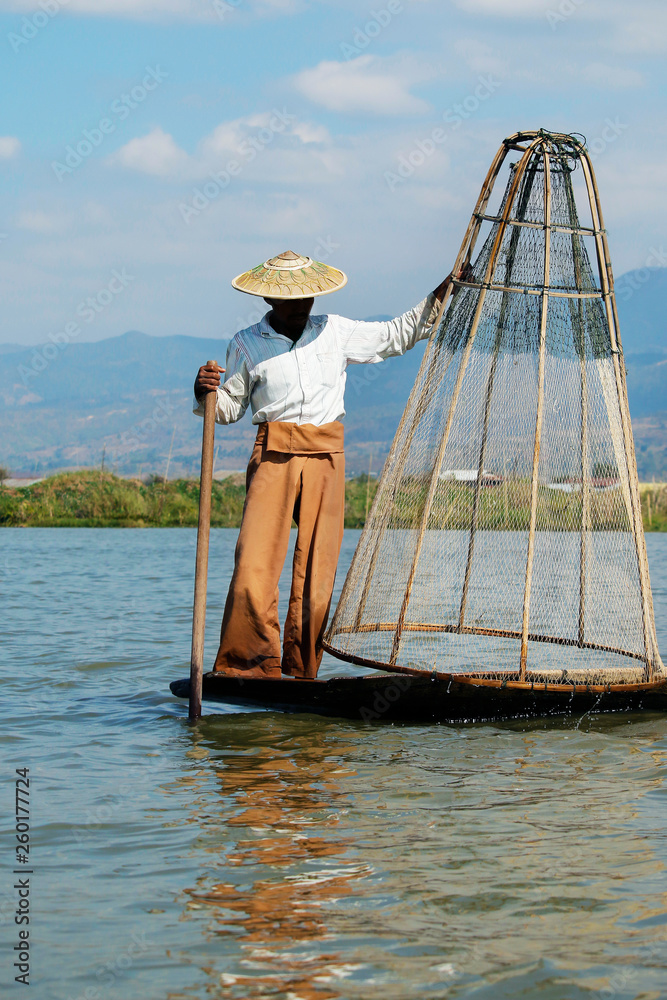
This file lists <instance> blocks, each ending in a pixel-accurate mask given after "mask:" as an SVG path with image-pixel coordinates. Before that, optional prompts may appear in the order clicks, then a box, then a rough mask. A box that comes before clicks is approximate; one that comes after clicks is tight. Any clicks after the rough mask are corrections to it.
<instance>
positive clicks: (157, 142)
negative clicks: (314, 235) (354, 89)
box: [107, 108, 340, 183]
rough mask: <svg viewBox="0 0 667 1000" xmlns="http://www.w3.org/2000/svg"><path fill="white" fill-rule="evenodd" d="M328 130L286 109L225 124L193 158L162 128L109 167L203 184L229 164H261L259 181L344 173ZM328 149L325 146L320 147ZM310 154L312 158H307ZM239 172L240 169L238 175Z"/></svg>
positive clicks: (124, 151) (206, 138)
mask: <svg viewBox="0 0 667 1000" xmlns="http://www.w3.org/2000/svg"><path fill="white" fill-rule="evenodd" d="M331 145H332V140H331V136H330V135H329V132H328V130H327V129H326V128H324V126H322V125H317V124H314V123H312V122H307V121H299V120H297V119H296V116H295V115H292V114H290V113H289V112H288V111H287V110H286V109H285V108H283V109H278V108H276V109H275V110H274V111H266V112H261V113H260V114H254V115H248V116H246V117H244V118H236V119H234V120H232V121H228V122H221V124H220V125H217V126H216V127H215V128H214V129H213V131H212V132H210V133H209V134H208V135H207V136H204V138H203V139H202V140H201V142H199V144H198V146H197V149H196V150H195V152H194V153H193V154H192V155H189V154H188V153H187V152H186V151H185V150H184V149H181V148H180V147H179V146H178V145H177V143H176V142H175V140H174V138H173V136H171V135H169V134H168V133H166V132H164V131H163V130H162V129H161V128H154V129H153V131H152V132H149V133H148V135H144V136H141V137H139V138H136V139H131V140H130V142H128V143H127V144H126V145H125V146H122V147H121V148H120V149H119V150H117V152H115V153H114V154H113V155H112V156H110V157H109V158H108V160H107V163H108V164H109V165H111V166H121V167H124V168H126V169H128V170H135V171H137V172H139V173H144V174H150V175H151V176H153V177H164V178H171V179H175V180H201V179H204V178H206V177H207V176H209V175H210V174H211V173H216V172H218V171H220V170H224V169H226V168H227V166H228V164H229V163H230V162H231V161H234V162H236V164H237V166H238V167H240V168H241V169H246V168H247V167H248V166H249V165H250V164H252V163H254V162H255V161H257V164H263V167H260V168H259V174H258V172H257V167H256V166H255V168H254V177H255V179H260V180H273V181H275V182H276V183H278V181H279V180H280V181H282V182H288V183H289V182H290V181H295V180H303V179H305V178H308V179H312V178H313V177H316V176H318V174H319V175H322V174H327V175H331V176H333V175H334V174H336V175H340V164H338V163H337V162H336V156H335V153H334V152H333V150H332V148H331ZM322 147H324V148H322ZM304 152H307V153H308V155H307V156H306V155H304ZM238 172H240V171H238Z"/></svg>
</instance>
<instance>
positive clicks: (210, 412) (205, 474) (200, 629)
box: [188, 361, 217, 720]
mask: <svg viewBox="0 0 667 1000" xmlns="http://www.w3.org/2000/svg"><path fill="white" fill-rule="evenodd" d="M206 364H207V366H208V367H210V366H211V365H216V364H217V361H207V362H206ZM216 396H217V393H215V392H207V393H206V398H205V400H204V429H203V431H202V442H201V475H200V477H199V523H198V525H197V558H196V562H195V599H194V607H193V612H192V654H191V656H190V705H189V711H188V715H189V718H190V719H192V720H196V719H199V718H201V688H202V676H203V673H204V628H205V626H206V584H207V581H208V539H209V535H210V533H211V487H212V483H213V445H214V442H215V403H216Z"/></svg>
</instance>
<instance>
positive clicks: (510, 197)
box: [323, 131, 665, 692]
mask: <svg viewBox="0 0 667 1000" xmlns="http://www.w3.org/2000/svg"><path fill="white" fill-rule="evenodd" d="M524 143H525V145H524ZM510 150H518V151H519V152H520V153H521V158H520V160H519V162H518V163H517V164H515V165H514V175H513V177H512V178H511V181H510V183H509V187H508V189H507V192H506V199H505V202H504V205H505V207H504V209H502V211H501V212H500V213H499V214H497V215H490V214H488V215H487V214H486V208H487V205H488V202H489V199H490V196H491V193H492V190H493V187H494V185H495V182H496V179H497V177H498V175H499V172H500V168H501V166H502V164H503V162H504V160H505V158H506V156H507V154H508V153H509V151H510ZM570 158H571V159H572V160H573V161H576V162H578V163H580V164H581V168H582V170H583V174H584V180H585V184H586V190H587V195H588V202H589V205H590V212H591V222H592V225H589V226H583V225H582V226H579V225H577V224H576V223H577V222H578V220H577V217H576V207H575V206H574V204H573V196H572V194H571V192H569V193H568V201H569V202H570V219H569V221H570V225H560V224H559V223H554V222H553V221H552V213H551V170H552V164H553V162H554V160H558V161H560V163H561V164H562V170H563V171H565V170H567V169H569V164H568V162H567V160H568V159H570ZM529 171H534V172H535V176H536V175H537V172H540V173H541V172H543V174H544V178H543V185H544V188H543V189H544V219H543V221H542V222H532V221H529V220H525V219H522V218H521V217H520V216H521V213H520V212H516V211H515V212H514V215H515V216H516V215H518V216H519V217H518V218H516V217H514V218H511V217H510V216H511V215H512V213H513V209H515V204H514V203H515V201H516V196H517V193H518V192H519V190H520V185H521V184H522V183H523V182H524V180H525V178H526V176H527V174H528V172H529ZM527 187H528V188H530V185H527ZM484 222H491V223H493V224H494V225H495V226H496V227H497V230H496V232H495V233H494V234H493V241H492V243H490V246H491V249H490V256H489V259H488V262H487V265H486V269H485V273H484V276H483V278H482V279H481V280H479V281H474V280H464V279H462V278H460V277H455V278H454V279H453V282H452V285H451V286H450V289H448V293H447V296H446V297H445V301H443V304H442V308H441V310H440V315H439V317H438V321H437V323H436V324H434V332H433V333H432V334H431V340H430V342H429V347H428V349H427V352H426V353H425V356H424V359H423V361H422V366H421V367H420V372H419V376H418V379H417V382H416V383H415V387H414V388H413V392H412V393H411V396H410V400H409V402H408V406H407V408H406V411H405V413H404V415H403V418H402V420H401V424H400V427H399V431H398V433H397V435H396V437H395V439H394V442H393V443H392V449H391V451H390V454H389V458H388V460H387V463H386V465H385V471H384V472H383V475H382V478H381V481H380V484H379V488H378V492H377V496H376V499H375V501H374V503H373V507H372V508H371V515H370V518H369V522H370V523H369V525H368V526H367V528H366V529H365V531H364V535H362V539H361V541H360V543H359V545H358V547H357V552H356V553H355V556H354V559H353V561H352V566H351V568H350V571H349V574H348V579H347V580H346V582H345V585H344V588H343V594H342V595H341V603H340V604H339V608H338V609H337V611H336V615H335V616H334V620H333V622H332V625H331V626H330V628H329V630H328V632H327V635H326V637H325V640H324V643H323V646H324V648H325V649H326V650H328V652H330V653H332V654H333V655H335V656H337V657H339V658H340V659H343V660H347V661H349V662H352V663H357V664H360V665H363V666H371V667H375V668H377V669H381V670H388V671H394V672H398V673H410V674H416V675H424V676H432V675H435V676H437V677H438V678H447V677H450V678H451V679H453V680H456V681H462V682H464V683H470V684H483V685H491V686H494V685H496V686H503V687H504V686H511V687H516V688H518V689H522V690H530V689H531V688H533V686H534V684H535V681H534V680H533V679H531V678H534V677H535V676H536V675H537V674H538V673H539V670H533V671H531V670H530V669H529V668H528V662H527V661H528V643H529V642H538V643H545V642H546V643H553V644H555V645H562V646H573V647H579V648H580V649H590V650H600V651H603V652H606V653H614V654H618V655H622V656H625V657H629V658H630V659H632V660H635V661H640V662H641V663H643V664H644V667H643V671H644V676H643V679H642V680H641V682H635V681H632V683H629V682H625V683H619V684H618V685H614V684H612V685H609V684H588V683H587V684H582V685H577V684H574V688H576V689H578V690H588V691H594V690H599V691H607V690H613V689H614V688H615V687H616V688H617V689H618V690H645V689H646V690H648V689H650V688H652V687H656V686H660V685H662V684H664V683H665V675H664V668H663V665H662V661H661V660H660V655H659V652H658V647H657V640H656V636H655V622H654V617H653V606H652V598H651V590H650V580H649V573H648V560H647V556H646V547H645V541H644V536H643V525H642V519H641V506H640V501H639V489H638V481H637V473H636V460H635V454H634V442H633V440H632V431H631V425H630V415H629V410H628V404H627V389H626V385H625V378H624V371H623V365H622V349H621V344H620V336H619V332H618V315H617V310H616V302H615V297H614V292H613V277H612V273H611V264H610V261H609V250H608V244H607V235H606V231H605V229H604V222H603V218H602V211H601V208H600V203H599V193H598V189H597V184H596V181H595V177H594V174H593V169H592V165H591V163H590V158H589V156H588V154H587V152H586V150H585V148H584V146H583V145H582V143H581V142H579V140H578V139H574V138H573V137H572V136H566V135H557V134H549V133H546V132H543V131H539V132H523V133H521V132H520V133H516V134H515V135H513V136H510V137H509V138H507V139H506V140H505V141H504V143H503V144H502V146H501V147H500V149H499V150H498V152H497V153H496V156H495V158H494V161H493V163H492V164H491V167H490V169H489V172H488V173H487V176H486V178H485V181H484V184H483V185H482V189H481V191H480V195H479V198H478V200H477V204H476V206H475V211H474V212H473V214H472V216H471V219H470V222H469V224H468V228H467V230H466V234H465V236H464V239H463V241H462V243H461V247H460V249H459V253H458V255H457V259H456V264H455V266H454V268H453V273H454V274H459V273H460V270H461V268H462V266H463V264H464V263H467V262H469V261H470V259H471V257H472V252H473V249H474V247H475V243H476V241H477V239H478V237H479V234H480V230H481V226H482V224H483V223H484ZM524 226H525V227H527V228H531V229H541V230H542V231H543V233H544V258H543V265H544V273H543V275H542V279H543V280H542V283H541V284H540V285H530V286H528V285H524V286H517V285H513V284H512V267H511V265H510V262H513V256H512V254H511V252H510V251H509V250H508V249H507V247H506V246H505V247H504V249H503V253H504V254H507V262H508V266H507V268H506V272H505V280H504V282H502V283H500V282H497V281H496V282H494V281H493V280H492V279H493V277H494V274H495V269H496V267H497V264H498V259H499V251H500V249H501V247H503V246H504V243H503V241H504V239H505V236H506V234H507V233H508V232H510V233H511V236H510V242H512V241H514V240H515V234H516V240H518V236H519V233H520V232H521V229H522V227H524ZM510 227H511V228H510ZM552 233H558V234H561V233H562V234H565V235H569V236H570V237H571V245H572V253H573V256H574V259H575V281H574V289H571V288H568V287H567V283H566V284H565V287H558V286H557V285H556V286H553V287H552V286H551V284H550V277H551V275H550V270H551V250H552V248H551V234H552ZM584 236H588V237H592V238H593V240H594V242H595V252H596V257H597V265H598V267H597V270H598V275H599V285H600V287H599V288H596V287H594V286H595V284H596V283H597V281H596V280H594V281H593V282H592V284H589V283H588V279H586V281H584V280H583V278H582V272H581V268H580V264H579V263H578V261H579V254H580V253H581V252H582V248H581V244H580V241H581V240H582V239H583V237H584ZM555 252H556V251H555V250H554V253H555ZM458 288H467V289H473V290H475V291H476V292H477V301H476V304H475V309H474V313H473V315H472V319H471V321H470V324H469V326H468V328H467V337H466V340H465V343H464V344H463V345H462V346H459V348H458V349H457V350H458V351H459V361H458V371H457V372H456V379H455V383H454V386H453V389H452V391H451V396H450V399H449V406H448V410H447V415H446V418H445V422H444V428H443V430H442V432H441V437H440V441H439V445H438V450H437V454H436V457H435V461H434V464H433V466H432V468H431V472H430V479H429V482H428V488H427V491H426V496H425V499H424V500H423V502H422V503H420V512H419V522H418V524H417V526H416V529H410V530H415V531H416V538H415V543H414V549H413V551H412V555H411V563H410V569H409V573H408V576H407V582H406V586H405V591H404V593H403V596H402V601H401V605H400V610H399V611H398V615H397V617H396V621H386V620H385V621H383V622H378V621H376V622H364V621H363V617H364V610H365V607H366V603H367V599H368V595H369V592H370V587H371V584H372V580H373V577H374V575H375V572H376V569H377V564H378V561H379V553H380V548H381V542H382V537H383V532H384V530H385V527H386V525H385V523H384V522H385V521H386V517H385V514H386V513H387V512H388V510H389V508H387V510H385V508H384V507H383V505H386V504H387V503H389V504H390V505H391V503H392V500H393V497H394V495H395V491H396V488H397V485H398V484H399V482H400V481H401V477H402V472H403V468H404V465H405V462H406V461H407V457H408V453H409V451H410V447H411V444H412V440H413V437H414V434H415V433H416V429H417V427H418V425H419V423H420V420H421V418H422V417H423V414H424V411H425V405H423V404H422V405H420V402H421V401H422V400H423V399H426V402H428V399H432V393H433V392H434V391H435V389H437V387H438V385H439V384H440V382H441V380H442V379H443V378H444V377H445V374H446V372H447V371H448V369H449V365H450V364H451V363H452V361H453V360H454V358H455V357H456V351H452V355H451V357H449V358H448V360H447V364H446V366H442V367H441V368H438V364H439V363H440V364H441V365H442V360H443V359H442V354H441V352H440V351H439V350H438V349H437V348H438V347H439V346H440V345H438V344H436V340H437V338H436V335H435V330H437V329H438V327H439V325H440V322H441V319H442V316H443V314H444V312H445V307H446V305H447V302H448V301H449V300H450V297H451V294H452V292H453V290H454V289H458ZM489 291H491V292H500V293H502V296H503V299H502V305H501V313H502V310H503V309H504V308H505V306H506V303H508V302H509V301H510V300H511V299H512V296H513V295H518V294H520V295H533V296H539V297H540V310H539V317H540V318H539V342H538V343H539V346H538V371H537V405H536V411H535V426H534V432H533V448H532V467H531V473H530V519H529V527H528V540H527V549H526V561H525V571H524V577H523V612H522V617H521V629H520V630H517V629H504V628H500V629H498V628H490V629H487V628H482V627H481V626H475V625H466V622H465V616H466V607H467V602H468V594H469V587H470V579H471V572H472V564H473V558H474V546H475V535H476V528H477V524H478V520H479V512H480V504H481V483H482V474H483V469H484V461H485V454H486V449H487V443H488V437H489V423H490V413H491V401H492V395H493V388H494V382H495V379H496V374H497V364H498V357H499V352H500V349H501V344H500V336H501V329H500V328H501V327H502V323H501V322H499V325H498V328H497V331H496V337H495V341H494V342H493V348H492V357H491V362H490V367H489V370H488V375H487V377H486V387H485V390H484V392H485V395H484V397H483V400H484V401H483V418H482V423H481V442H480V447H479V453H478V456H477V478H476V480H475V484H474V497H473V504H472V512H471V520H470V529H469V531H470V536H469V540H468V552H467V559H466V564H465V572H464V577H463V583H462V589H461V598H460V603H459V609H458V615H457V622H456V624H454V623H452V624H445V623H443V622H439V623H438V622H433V623H431V624H428V623H421V622H415V621H410V620H409V617H408V610H409V606H410V601H411V598H412V592H413V588H414V584H415V579H416V576H417V572H418V567H419V563H420V559H421V555H422V549H423V546H424V541H425V538H426V533H427V529H428V524H429V519H430V517H431V512H432V509H433V505H434V503H435V499H436V494H437V487H438V483H439V474H440V470H441V466H442V462H443V460H444V456H445V452H446V449H447V445H448V443H449V438H450V435H451V432H452V427H453V424H454V421H455V418H456V412H457V406H458V403H459V399H460V395H461V392H462V388H463V385H464V381H465V377H466V373H467V371H468V368H469V362H470V358H471V355H472V351H473V349H474V345H475V340H476V337H477V334H478V331H479V329H480V324H481V321H482V315H483V309H484V303H485V299H486V295H487V292H489ZM551 298H553V299H564V300H566V301H567V302H568V307H569V310H570V314H571V315H575V316H576V317H578V321H577V320H576V319H575V320H572V326H573V329H574V330H575V331H576V330H579V329H580V328H582V326H583V317H584V315H585V300H588V299H590V300H599V301H601V302H602V303H603V306H604V313H605V317H606V323H607V326H608V328H609V337H610V341H611V345H610V354H611V359H612V367H613V373H614V375H613V379H614V382H615V386H616V397H617V399H616V401H617V403H618V409H617V408H616V405H613V406H612V404H611V402H610V398H611V397H609V390H611V387H612V382H611V370H610V369H609V368H607V371H608V372H609V376H608V378H609V383H608V385H609V390H608V389H605V390H604V392H605V401H606V404H607V407H608V409H609V407H612V409H613V411H614V422H615V426H616V427H617V428H618V430H617V432H615V431H613V426H612V423H613V422H612V420H611V414H610V426H612V434H616V437H615V438H614V441H615V442H616V441H617V442H618V445H616V443H615V450H616V451H617V460H618V463H619V473H622V472H623V470H622V469H621V468H620V465H621V459H623V462H624V465H625V471H626V472H627V481H628V486H624V490H625V491H626V492H625V493H624V495H625V496H626V501H627V502H626V506H627V508H628V515H629V518H630V530H631V533H632V535H633V538H634V547H635V553H636V560H637V572H638V580H639V588H640V595H641V609H642V625H641V635H642V638H643V650H642V651H641V652H638V651H637V648H638V647H635V648H634V649H630V650H628V649H622V648H620V647H617V646H613V645H604V644H600V643H596V642H591V641H587V639H586V593H587V580H588V574H589V572H590V570H589V565H588V539H589V534H590V531H591V503H592V499H591V485H590V470H589V465H590V443H589V434H590V428H589V412H588V411H589V385H588V377H587V359H586V349H587V341H586V337H585V335H584V334H583V333H581V335H580V336H581V344H578V343H577V344H576V345H575V346H576V349H577V352H578V353H579V359H580V375H579V382H580V390H579V394H578V395H579V404H580V440H579V449H578V450H579V452H580V455H579V459H580V470H581V481H582V501H581V519H580V523H579V524H578V529H579V558H578V562H579V573H578V591H579V593H578V628H576V630H575V631H576V637H567V638H565V637H557V636H553V635H544V634H540V633H536V632H534V631H532V630H531V628H530V618H531V590H532V583H533V564H534V560H535V547H536V533H537V528H538V509H539V496H540V490H539V470H540V452H541V445H542V435H543V428H544V418H545V405H546V403H545V393H546V389H545V382H546V378H547V375H546V372H547V367H546V360H547V329H548V322H549V315H550V309H549V300H550V299H551ZM575 336H576V333H575ZM487 349H488V348H487ZM607 364H608V362H607ZM443 368H444V370H443ZM549 377H550V376H549ZM605 378H607V376H605ZM604 384H605V385H606V384H607V382H606V381H605V383H604ZM408 414H410V416H408ZM406 421H410V426H409V428H408V430H407V434H406V426H407V424H406ZM619 421H620V422H619ZM623 478H624V477H623V476H622V485H623ZM505 489H506V484H505ZM505 516H506V517H507V515H505ZM376 521H377V523H376ZM369 539H370V540H371V545H372V551H371V556H370V564H369V565H368V571H367V573H366V575H365V579H364V582H363V586H362V591H361V599H360V601H359V603H358V606H357V608H356V614H355V615H354V617H353V624H352V625H350V624H346V621H349V618H347V619H345V617H344V615H343V616H342V615H341V606H342V605H343V604H345V602H346V601H348V602H349V600H350V598H351V596H352V594H351V589H350V588H351V586H352V580H353V579H354V578H355V571H356V572H357V573H358V569H359V567H358V563H359V560H361V568H362V569H364V568H365V567H366V565H367V557H368V551H369V550H368V540H369ZM354 585H355V586H357V585H358V583H355V584H354ZM392 617H393V615H392ZM517 624H518V623H517ZM374 632H393V639H392V641H391V651H390V653H389V655H388V657H387V661H385V662H380V661H378V660H374V659H372V658H369V657H362V656H358V655H356V654H353V653H351V652H348V651H346V650H344V649H338V648H337V647H336V645H335V636H336V635H344V634H354V633H374ZM404 632H405V633H412V632H433V633H442V632H450V633H459V634H471V635H480V636H492V637H505V638H510V639H515V640H520V653H519V662H518V665H517V670H516V672H512V671H510V672H505V671H502V670H501V671H498V670H495V671H494V670H492V669H489V670H488V671H484V670H482V669H480V670H479V671H475V672H468V674H463V673H461V674H458V673H455V674H450V673H440V672H436V671H435V669H434V670H433V671H429V670H419V669H416V668H410V667H405V666H402V665H401V664H400V662H399V660H400V649H401V636H402V634H403V633H404ZM633 669H634V668H633ZM638 669H639V668H638ZM493 674H495V675H498V674H505V676H504V677H503V679H502V681H497V680H494V679H493V678H492V677H489V675H493ZM592 675H593V671H592ZM541 687H542V685H541V684H540V688H541ZM563 689H569V690H572V689H573V682H572V680H571V679H567V678H565V677H564V678H563V679H562V680H561V679H559V680H558V681H557V682H555V683H549V684H547V685H546V687H545V690H553V691H561V692H562V691H563Z"/></svg>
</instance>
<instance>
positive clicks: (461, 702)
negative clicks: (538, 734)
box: [170, 672, 667, 723]
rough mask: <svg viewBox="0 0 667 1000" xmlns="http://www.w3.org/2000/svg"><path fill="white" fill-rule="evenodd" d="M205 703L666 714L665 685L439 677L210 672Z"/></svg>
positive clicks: (479, 718)
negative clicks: (598, 686)
mask: <svg viewBox="0 0 667 1000" xmlns="http://www.w3.org/2000/svg"><path fill="white" fill-rule="evenodd" d="M170 688H171V691H172V694H175V695H176V696H177V697H179V698H188V697H189V694H190V680H189V679H188V678H184V679H183V680H177V681H172V683H171V685H170ZM202 697H203V699H204V701H212V702H222V703H225V704H231V705H241V706H248V707H262V708H269V709H274V710H276V711H282V712H310V713H314V714H317V715H326V716H332V717H338V718H342V719H355V720H357V721H360V722H397V721H400V722H449V723H462V722H473V721H474V722H485V721H491V720H499V719H511V718H526V719H527V718H536V717H540V716H545V717H546V716H568V715H574V716H578V715H584V714H586V713H599V712H635V711H654V712H665V711H667V685H664V686H662V687H660V688H653V689H651V690H644V691H625V690H620V691H619V690H606V691H592V690H586V689H585V688H582V687H581V686H580V685H577V687H576V689H573V690H570V691H567V690H562V689H561V690H560V691H557V692H554V691H553V689H551V690H549V691H546V690H545V689H544V687H543V686H538V685H535V686H534V687H533V688H532V689H529V690H517V689H516V688H510V687H507V686H506V687H502V686H499V687H490V686H488V685H484V684H476V683H475V682H474V681H472V682H461V681H456V680H449V679H441V678H438V677H423V676H419V677H409V676H406V675H401V674H394V675H386V674H377V675H369V676H363V677H332V678H330V679H329V680H315V681H300V680H290V679H282V680H258V679H251V680H239V679H237V678H235V677H225V676H224V675H223V674H219V673H213V672H209V673H206V674H204V676H203V687H202Z"/></svg>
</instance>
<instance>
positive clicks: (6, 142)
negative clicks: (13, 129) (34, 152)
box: [0, 135, 21, 160]
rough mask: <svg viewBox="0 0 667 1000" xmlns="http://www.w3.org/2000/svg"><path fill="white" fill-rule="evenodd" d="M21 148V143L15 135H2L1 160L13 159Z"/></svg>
mask: <svg viewBox="0 0 667 1000" xmlns="http://www.w3.org/2000/svg"><path fill="white" fill-rule="evenodd" d="M20 149H21V143H20V141H19V140H18V139H17V138H16V136H13V135H0V160H11V159H12V157H14V156H17V155H18V153H19V152H20Z"/></svg>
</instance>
